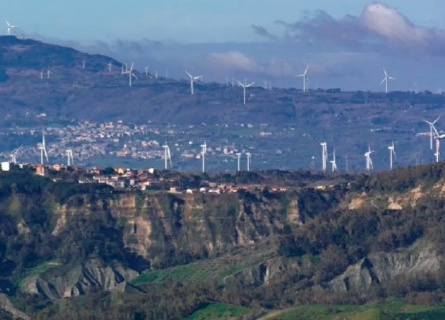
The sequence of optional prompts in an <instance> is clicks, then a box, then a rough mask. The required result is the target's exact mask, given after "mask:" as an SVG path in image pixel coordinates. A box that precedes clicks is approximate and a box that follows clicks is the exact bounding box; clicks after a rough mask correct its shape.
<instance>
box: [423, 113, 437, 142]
mask: <svg viewBox="0 0 445 320" xmlns="http://www.w3.org/2000/svg"><path fill="white" fill-rule="evenodd" d="M439 119H440V117H438V118H437V119H436V120H434V121H433V122H430V121H426V120H423V121H424V122H425V123H427V124H428V125H429V126H430V149H431V150H433V139H434V133H436V135H437V134H438V132H437V129H436V127H435V126H434V125H435V124H436V123H437V121H439Z"/></svg>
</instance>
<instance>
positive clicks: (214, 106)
mask: <svg viewBox="0 0 445 320" xmlns="http://www.w3.org/2000/svg"><path fill="white" fill-rule="evenodd" d="M109 64H110V66H111V71H110V69H109ZM130 64H131V61H116V60H114V59H112V58H110V57H106V56H102V55H90V54H86V53H82V52H79V51H76V50H74V49H71V48H66V47H61V46H56V45H51V44H46V43H42V42H39V41H34V40H31V39H25V40H22V39H17V38H16V37H14V36H3V37H0V91H1V97H2V98H1V102H2V103H1V105H0V111H1V112H2V114H5V115H6V116H5V118H4V119H3V123H4V124H5V125H11V124H14V123H32V122H34V123H35V122H36V117H37V116H38V115H40V114H42V113H46V115H47V118H46V119H47V120H48V121H67V120H73V119H74V120H92V121H110V120H111V121H116V120H124V121H126V122H135V123H147V122H148V121H151V122H152V123H158V124H159V123H161V124H164V123H172V124H192V123H194V124H200V123H202V122H205V123H210V124H215V123H219V124H224V123H254V124H258V123H269V124H282V123H295V122H297V123H299V124H300V125H303V126H308V129H307V132H311V131H310V130H309V129H310V128H309V126H314V125H315V126H318V127H320V129H322V130H329V131H332V130H333V131H335V129H336V127H337V126H338V125H339V124H340V125H343V126H344V125H345V123H354V122H357V121H358V120H359V121H360V123H361V125H362V127H363V128H367V127H368V126H369V125H378V126H383V127H393V126H394V125H395V122H396V121H397V122H398V125H400V128H407V127H410V126H412V121H413V119H415V120H414V121H421V119H418V117H419V116H420V115H422V114H423V113H424V112H428V117H431V118H432V119H434V118H435V117H437V116H438V115H439V114H438V113H440V111H441V110H442V109H443V108H442V106H443V105H444V102H445V95H443V94H439V95H437V94H432V93H431V92H422V93H414V92H392V93H390V94H384V93H371V92H341V90H340V89H327V90H312V91H310V92H307V93H303V92H302V91H301V90H297V89H278V88H274V89H272V90H266V89H264V88H261V87H251V88H249V89H248V92H247V103H246V105H244V104H243V91H242V88H240V87H238V86H231V85H229V86H227V85H223V84H217V83H205V82H197V83H196V84H195V94H194V95H191V94H190V83H189V81H187V79H183V80H174V79H165V78H164V77H158V78H156V77H154V76H153V75H151V74H149V75H148V76H147V75H145V73H143V72H138V69H139V71H140V70H142V66H135V70H134V74H135V75H136V76H137V79H133V83H132V86H131V87H129V79H128V75H127V74H122V69H121V68H122V65H127V66H128V67H130ZM48 71H49V74H48ZM184 76H185V77H186V75H185V73H184ZM395 115H396V116H395ZM1 124H2V123H1V122H0V125H1ZM341 128H343V129H344V130H345V128H344V127H341ZM348 130H349V129H348ZM351 130H355V131H356V130H357V128H355V127H354V128H353V129H352V128H351ZM405 130H406V129H405ZM353 133H354V134H356V132H353Z"/></svg>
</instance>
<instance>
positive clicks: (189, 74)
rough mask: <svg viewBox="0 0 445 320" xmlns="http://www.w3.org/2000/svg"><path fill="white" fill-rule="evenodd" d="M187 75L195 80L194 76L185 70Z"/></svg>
mask: <svg viewBox="0 0 445 320" xmlns="http://www.w3.org/2000/svg"><path fill="white" fill-rule="evenodd" d="M185 73H187V75H188V76H189V77H190V78H193V76H192V75H191V74H190V73H189V72H188V71H187V70H185Z"/></svg>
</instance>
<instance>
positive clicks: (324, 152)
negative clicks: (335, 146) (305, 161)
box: [320, 142, 328, 172]
mask: <svg viewBox="0 0 445 320" xmlns="http://www.w3.org/2000/svg"><path fill="white" fill-rule="evenodd" d="M320 146H321V169H322V170H323V172H326V169H327V162H328V144H327V143H326V142H322V143H320Z"/></svg>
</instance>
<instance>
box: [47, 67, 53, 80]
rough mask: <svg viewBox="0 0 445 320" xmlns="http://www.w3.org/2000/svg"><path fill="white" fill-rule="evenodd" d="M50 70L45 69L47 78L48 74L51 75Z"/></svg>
mask: <svg viewBox="0 0 445 320" xmlns="http://www.w3.org/2000/svg"><path fill="white" fill-rule="evenodd" d="M51 73H52V72H51V70H49V69H48V70H46V77H47V78H48V79H49V78H50V76H51Z"/></svg>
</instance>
